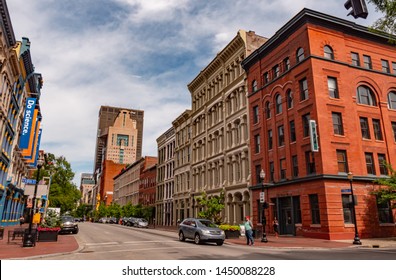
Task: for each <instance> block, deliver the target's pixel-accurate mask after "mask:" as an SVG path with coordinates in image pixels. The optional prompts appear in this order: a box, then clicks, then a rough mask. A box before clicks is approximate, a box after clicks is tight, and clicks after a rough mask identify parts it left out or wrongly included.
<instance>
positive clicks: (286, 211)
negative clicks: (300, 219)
mask: <svg viewBox="0 0 396 280" xmlns="http://www.w3.org/2000/svg"><path fill="white" fill-rule="evenodd" d="M278 202H279V210H280V216H279V217H278V220H279V233H280V234H284V235H294V234H295V233H294V222H293V207H292V197H282V198H279V201H278Z"/></svg>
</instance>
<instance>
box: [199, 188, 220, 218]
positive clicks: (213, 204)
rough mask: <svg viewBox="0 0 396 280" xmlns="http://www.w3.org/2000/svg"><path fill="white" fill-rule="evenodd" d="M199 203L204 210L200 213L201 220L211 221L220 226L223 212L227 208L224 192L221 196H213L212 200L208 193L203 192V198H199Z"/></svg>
mask: <svg viewBox="0 0 396 280" xmlns="http://www.w3.org/2000/svg"><path fill="white" fill-rule="evenodd" d="M197 202H198V204H199V205H200V206H201V207H202V208H203V210H202V211H200V212H199V213H198V216H199V217H200V218H204V219H209V220H212V221H214V222H215V223H218V224H220V223H221V222H222V217H221V211H223V209H224V206H225V205H224V192H221V193H220V196H211V197H210V198H208V195H207V194H206V192H203V193H202V196H201V197H199V198H197Z"/></svg>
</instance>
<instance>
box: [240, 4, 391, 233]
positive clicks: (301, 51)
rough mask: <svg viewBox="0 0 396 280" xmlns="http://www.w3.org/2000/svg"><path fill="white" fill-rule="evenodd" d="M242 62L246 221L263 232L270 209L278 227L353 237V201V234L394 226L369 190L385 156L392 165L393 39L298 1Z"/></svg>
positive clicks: (382, 169)
mask: <svg viewBox="0 0 396 280" xmlns="http://www.w3.org/2000/svg"><path fill="white" fill-rule="evenodd" d="M242 66H243V68H244V69H245V70H246V71H247V73H248V77H247V78H248V85H249V89H248V90H249V95H248V98H249V118H250V149H251V170H252V186H251V187H250V188H251V190H252V193H253V199H252V207H253V209H252V210H253V213H254V217H253V221H254V223H255V224H256V225H257V224H259V225H260V224H261V221H265V222H266V225H267V226H266V231H267V232H268V231H269V232H271V231H272V226H271V225H272V221H273V219H274V217H277V218H278V220H279V229H280V234H284V235H285V234H286V235H303V236H307V237H317V238H325V239H350V238H352V239H353V236H354V229H355V219H354V215H353V214H354V213H353V209H354V208H355V209H356V224H357V228H358V232H359V235H360V237H363V238H365V237H383V236H396V229H395V211H394V210H393V212H392V209H391V207H390V206H391V205H388V204H387V205H378V204H377V200H376V197H375V196H374V195H373V194H371V192H372V191H373V190H374V189H376V188H378V186H376V185H375V184H374V183H373V181H374V180H375V179H376V178H379V177H381V176H387V175H388V172H387V169H386V167H385V165H384V164H383V162H384V161H386V162H388V163H390V164H391V165H392V166H393V167H395V166H396V47H395V45H392V44H390V43H389V42H388V37H387V36H386V35H380V34H374V33H372V32H370V31H369V30H368V28H366V27H363V26H360V25H356V24H355V23H353V22H350V21H346V20H342V19H339V18H335V17H332V16H329V15H326V14H322V13H318V12H315V11H312V10H309V9H304V10H302V11H301V12H300V13H298V14H297V15H296V16H295V17H294V18H292V19H291V20H290V21H289V22H288V23H286V24H285V25H284V26H283V27H282V28H281V29H280V30H279V31H278V32H276V34H275V35H274V36H273V37H272V38H270V39H269V40H268V41H267V42H266V43H265V44H263V45H262V46H261V47H260V48H259V49H257V50H256V51H255V52H254V53H252V54H251V55H250V56H249V57H247V58H246V59H245V60H244V61H243V62H242ZM262 169H263V170H264V171H265V174H266V176H265V178H264V184H261V179H260V176H259V174H260V171H261V170H262ZM349 172H351V173H352V174H353V179H352V180H349V179H348V178H347V174H348V173H349ZM351 186H352V191H353V194H354V195H355V198H356V200H357V205H355V207H353V204H352V203H351V201H352V194H351ZM263 190H264V191H263ZM262 191H263V192H265V201H266V202H268V203H269V208H268V209H265V210H263V208H262V207H261V206H262V204H261V203H260V199H259V194H260V192H262ZM263 212H264V213H265V217H266V220H263V219H262V214H263Z"/></svg>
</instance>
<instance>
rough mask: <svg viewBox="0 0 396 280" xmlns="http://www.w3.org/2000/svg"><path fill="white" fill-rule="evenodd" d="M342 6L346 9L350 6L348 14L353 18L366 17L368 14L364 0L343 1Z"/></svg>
mask: <svg viewBox="0 0 396 280" xmlns="http://www.w3.org/2000/svg"><path fill="white" fill-rule="evenodd" d="M344 7H345V9H347V10H349V9H350V8H352V10H351V11H350V12H349V14H348V16H349V15H352V16H353V17H354V18H359V17H361V18H366V17H367V15H368V10H367V6H366V2H365V1H364V0H348V1H346V2H345V4H344Z"/></svg>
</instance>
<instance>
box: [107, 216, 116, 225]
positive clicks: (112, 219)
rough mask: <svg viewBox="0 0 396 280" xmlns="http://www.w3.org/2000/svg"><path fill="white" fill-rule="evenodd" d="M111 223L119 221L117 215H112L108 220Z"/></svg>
mask: <svg viewBox="0 0 396 280" xmlns="http://www.w3.org/2000/svg"><path fill="white" fill-rule="evenodd" d="M108 223H109V224H116V223H117V218H116V217H110V218H109V220H108Z"/></svg>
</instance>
